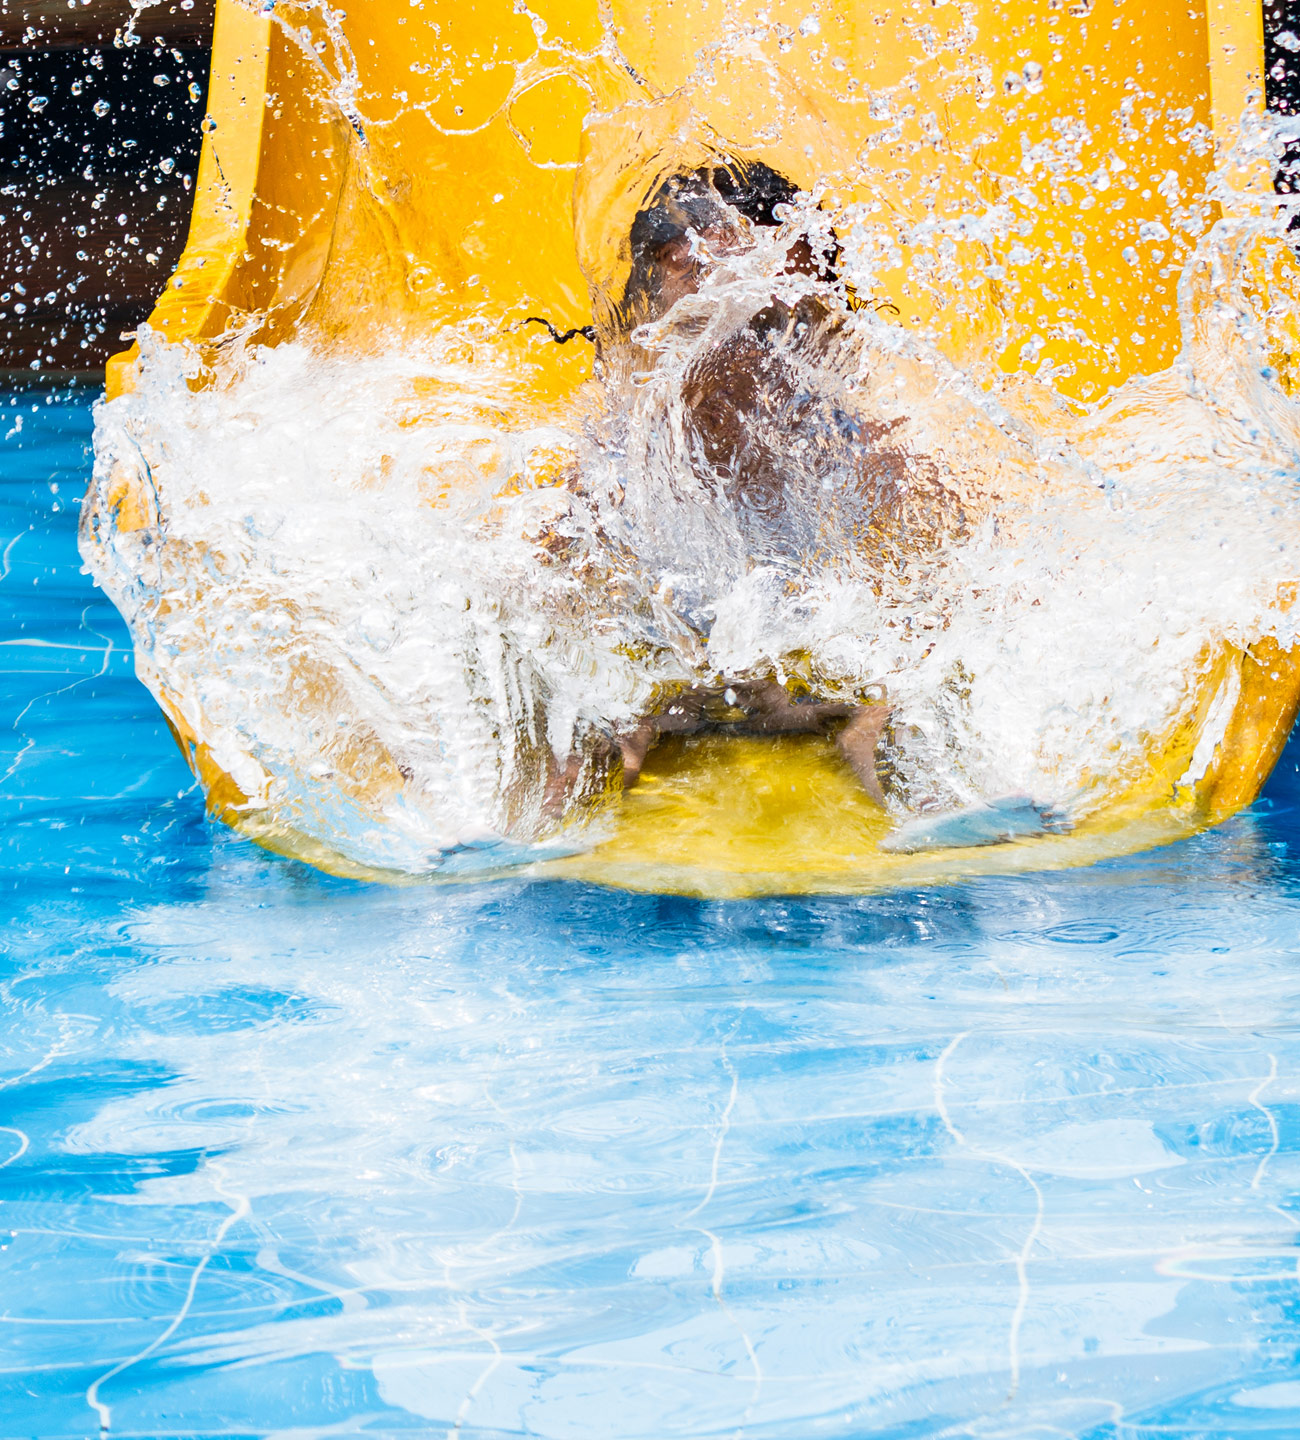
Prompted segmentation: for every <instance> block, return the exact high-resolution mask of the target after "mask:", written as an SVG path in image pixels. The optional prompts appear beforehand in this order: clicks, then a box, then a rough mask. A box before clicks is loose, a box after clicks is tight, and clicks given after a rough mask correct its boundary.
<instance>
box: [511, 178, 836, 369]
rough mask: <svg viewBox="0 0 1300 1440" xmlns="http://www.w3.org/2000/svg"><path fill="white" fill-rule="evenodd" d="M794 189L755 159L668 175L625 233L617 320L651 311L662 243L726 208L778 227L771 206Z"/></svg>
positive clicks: (554, 334) (702, 226) (554, 332)
mask: <svg viewBox="0 0 1300 1440" xmlns="http://www.w3.org/2000/svg"><path fill="white" fill-rule="evenodd" d="M798 193H799V187H798V186H797V185H796V184H795V183H794V182H793V181H792V180H788V179H787V178H786V177H785V176H784V175H782V174H781V173H780V172H779V171H776V170H773V169H772V167H771V166H770V165H765V164H764V163H763V162H762V161H761V160H749V161H745V160H731V161H727V162H725V163H723V162H718V163H717V164H713V165H702V166H700V167H699V168H698V169H696V170H683V171H678V172H677V173H676V174H673V175H669V176H668V178H667V179H666V180H664V181H663V182H662V183H661V184H660V185H659V186H658V188H657V189H656V190H655V191H654V192H653V194H652V195H651V196H650V198H649V199H648V200H647V201H646V203H645V205H643V206H642V208H641V209H640V210H638V211H637V213H636V218H635V219H634V220H633V221H632V230H631V233H630V235H629V236H628V240H629V244H630V247H631V252H632V270H631V274H630V275H629V276H628V280H627V285H626V287H625V289H624V292H623V299H622V301H621V302H620V303H619V305H618V313H619V318H620V320H621V322H622V324H623V325H625V326H629V327H630V326H633V325H636V324H638V323H639V322H640V321H641V320H642V319H644V318H645V316H646V315H647V314H648V313H649V311H650V310H651V308H652V306H653V303H654V299H655V294H656V288H657V281H656V270H655V267H656V265H657V264H658V262H659V257H660V254H661V252H662V250H663V247H664V246H665V245H668V244H671V243H672V242H673V241H674V240H680V239H681V238H682V237H683V236H685V235H687V234H689V233H690V232H691V231H693V230H694V231H703V230H707V229H708V228H709V227H710V226H711V225H715V224H717V223H718V222H719V221H722V220H725V218H726V214H725V211H726V207H730V208H731V209H733V210H736V211H739V213H740V214H741V215H743V216H744V217H745V219H746V220H748V221H749V222H750V223H751V224H753V225H763V226H775V225H779V224H780V223H781V222H780V220H779V219H778V218H777V215H776V209H777V206H779V205H788V204H790V202H791V201H792V200H794V198H795V196H796V195H798ZM818 273H819V274H822V271H821V270H820V269H819V271H818ZM833 273H834V265H833V264H832V265H831V266H829V267H827V268H826V271H825V273H824V274H822V278H823V279H829V278H830V276H831V274H833ZM523 323H524V324H525V325H528V324H538V325H544V326H545V327H546V329H547V330H548V331H549V332H550V335H551V339H552V340H554V341H555V342H556V343H557V344H559V345H564V344H567V343H568V341H570V340H572V339H573V338H574V337H575V336H578V335H581V336H582V337H583V339H585V340H594V339H595V338H596V328H595V327H594V326H591V325H583V326H578V327H576V328H575V329H572V330H568V331H560V330H558V329H557V328H556V327H555V326H554V325H552V324H551V322H550V321H549V320H545V319H543V318H542V317H541V316H540V315H530V316H528V318H527V319H526V320H525V321H524V322H523Z"/></svg>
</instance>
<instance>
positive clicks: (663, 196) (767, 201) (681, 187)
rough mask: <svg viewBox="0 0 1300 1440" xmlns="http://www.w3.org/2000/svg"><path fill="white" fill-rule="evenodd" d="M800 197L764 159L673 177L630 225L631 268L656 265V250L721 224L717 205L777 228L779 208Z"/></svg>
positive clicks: (755, 222) (689, 172)
mask: <svg viewBox="0 0 1300 1440" xmlns="http://www.w3.org/2000/svg"><path fill="white" fill-rule="evenodd" d="M798 193H799V187H798V186H797V185H795V184H794V183H793V181H790V180H787V179H786V178H785V176H784V175H781V174H778V172H777V171H775V170H773V169H772V167H771V166H770V165H764V164H763V162H762V161H761V160H754V161H751V162H750V163H748V164H743V163H741V162H739V161H737V162H735V163H734V165H733V166H726V165H706V166H701V168H700V169H698V170H691V171H687V172H685V173H681V174H677V175H670V176H669V177H668V179H667V180H665V181H664V182H663V184H661V185H660V186H659V188H658V189H657V190H656V191H655V192H654V194H653V195H652V196H651V197H650V199H649V201H648V203H647V204H646V205H645V206H644V207H643V208H642V209H640V210H638V211H637V215H636V219H635V220H633V222H632V234H631V236H630V239H631V243H632V265H633V268H634V269H635V267H636V265H637V262H638V261H643V260H649V261H653V259H654V256H655V253H656V252H657V251H658V250H660V249H661V248H662V247H663V246H664V245H667V244H668V243H669V242H670V241H673V240H677V239H680V237H681V236H683V235H685V234H686V232H687V231H688V230H695V229H698V230H702V229H705V228H706V227H707V226H708V225H709V224H710V223H712V222H713V221H716V220H717V219H719V218H720V216H719V209H718V201H721V202H722V203H723V204H724V205H730V206H731V207H732V209H734V210H738V211H739V212H740V213H741V214H742V215H743V216H744V217H745V219H746V220H749V221H750V222H751V223H752V224H755V225H779V224H780V223H781V222H780V221H779V220H778V219H777V218H776V207H777V206H778V205H788V204H789V203H790V202H791V201H792V200H793V199H794V197H795V196H796V195H797V194H798Z"/></svg>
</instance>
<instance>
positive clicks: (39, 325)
mask: <svg viewBox="0 0 1300 1440" xmlns="http://www.w3.org/2000/svg"><path fill="white" fill-rule="evenodd" d="M185 6H186V0H161V3H158V4H155V5H153V6H152V7H151V8H149V9H147V10H144V11H143V12H142V13H141V14H140V16H139V18H138V19H137V21H136V23H135V25H134V27H133V28H132V27H130V23H129V22H130V21H131V18H132V13H133V12H132V10H131V7H130V5H129V4H128V3H126V0H89V3H86V0H81V3H79V4H78V5H77V7H76V8H75V9H72V10H70V9H69V8H68V4H67V0H0V370H5V371H8V372H10V373H9V375H8V376H7V377H6V378H7V379H8V380H9V382H10V383H13V381H15V380H18V379H20V378H63V377H71V376H75V375H79V374H86V373H94V372H98V371H100V370H101V369H102V367H103V363H104V361H105V359H106V358H107V357H108V356H109V355H111V354H113V353H114V352H115V351H117V350H120V349H122V348H123V341H122V335H123V333H124V332H128V331H130V330H132V329H133V328H134V327H135V326H136V325H137V324H138V323H139V322H140V321H141V320H143V319H144V318H145V317H146V316H147V315H148V314H149V311H150V310H151V309H152V307H153V300H154V297H155V295H156V294H157V293H158V291H159V290H160V289H161V288H162V285H163V283H164V281H165V280H166V277H167V275H168V273H169V271H170V270H171V268H172V266H173V265H174V264H175V263H176V260H177V259H178V258H179V256H180V252H181V249H182V247H183V245H184V243H185V235H186V230H187V228H188V224H189V210H190V203H191V197H192V195H193V181H194V174H195V169H196V166H197V162H198V153H199V125H200V121H201V120H202V118H203V113H204V97H205V92H206V88H207V77H208V48H209V46H210V44H211V39H212V15H213V8H214V6H213V0H190V4H189V8H185ZM155 77H159V78H158V79H155ZM191 87H193V88H191ZM14 372H19V373H18V374H15V373H14Z"/></svg>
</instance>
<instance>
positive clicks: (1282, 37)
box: [1274, 30, 1300, 55]
mask: <svg viewBox="0 0 1300 1440" xmlns="http://www.w3.org/2000/svg"><path fill="white" fill-rule="evenodd" d="M1274 38H1275V41H1276V44H1277V45H1278V46H1279V48H1280V49H1282V50H1289V51H1290V52H1291V53H1292V54H1293V55H1294V54H1296V53H1297V52H1300V39H1298V38H1297V37H1296V34H1295V32H1294V31H1293V30H1279V31H1278V33H1277V35H1276V36H1275V37H1274Z"/></svg>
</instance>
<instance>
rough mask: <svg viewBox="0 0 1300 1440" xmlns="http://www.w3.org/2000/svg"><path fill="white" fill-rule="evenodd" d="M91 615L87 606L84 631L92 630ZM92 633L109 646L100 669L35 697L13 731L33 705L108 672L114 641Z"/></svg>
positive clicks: (15, 721)
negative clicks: (89, 619)
mask: <svg viewBox="0 0 1300 1440" xmlns="http://www.w3.org/2000/svg"><path fill="white" fill-rule="evenodd" d="M89 613H90V606H89V605H87V606H86V608H85V609H84V610H83V611H82V612H81V627H82V629H83V630H90V626H89V625H87V624H86V616H87V615H88V614H89ZM90 633H91V634H92V635H98V636H99V638H100V639H101V640H103V641H106V642H107V644H108V649H107V650H105V651H104V652H103V655H104V661H103V664H101V665H100V667H99V669H98V670H96V671H95V673H94V674H93V675H82V676H79V677H78V678H77V679H76V680H74V681H73V682H72V683H71V684H70V685H64V686H62V687H60V688H59V689H58V690H47V691H46V692H45V693H44V694H43V695H33V696H32V698H31V699H30V700H29V701H28V702H27V704H26V705H24V706H23V708H22V709H21V710H20V711H19V712H18V714H17V716H16V717H15V718H14V723H13V725H12V726H11V727H10V728H11V729H14V730H17V728H18V726H19V725H20V724H21V723H22V718H23V716H24V715H26V714H27V712H28V711H29V710H30V709H31V708H32V706H33V705H36V704H38V703H39V702H40V701H42V700H53V699H54V697H55V696H56V695H66V694H67V693H68V691H69V690H75V689H76V688H77V686H78V685H84V684H85V683H86V681H87V680H98V679H99V678H100V676H101V675H103V674H104V673H105V671H107V669H108V662H109V661H110V660H111V659H112V658H113V649H114V646H113V641H112V640H111V639H110V638H109V636H107V635H100V634H99V631H98V630H90Z"/></svg>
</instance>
